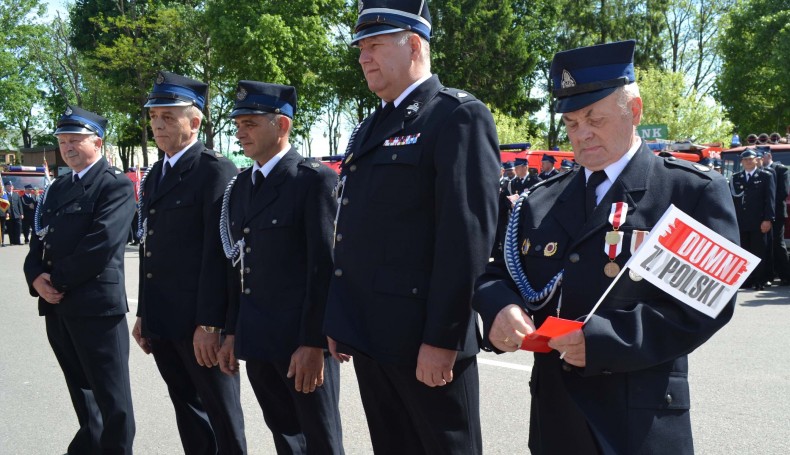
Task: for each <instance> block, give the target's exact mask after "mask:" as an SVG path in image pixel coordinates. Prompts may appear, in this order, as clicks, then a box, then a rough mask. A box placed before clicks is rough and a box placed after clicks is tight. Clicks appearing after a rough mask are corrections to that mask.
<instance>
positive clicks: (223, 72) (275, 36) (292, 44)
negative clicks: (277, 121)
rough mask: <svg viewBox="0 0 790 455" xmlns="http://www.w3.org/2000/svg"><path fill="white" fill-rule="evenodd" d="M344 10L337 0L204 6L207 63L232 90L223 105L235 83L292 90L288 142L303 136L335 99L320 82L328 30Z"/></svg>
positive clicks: (225, 1) (221, 0) (328, 49)
mask: <svg viewBox="0 0 790 455" xmlns="http://www.w3.org/2000/svg"><path fill="white" fill-rule="evenodd" d="M345 8H346V5H345V2H344V1H342V0H290V1H286V2H283V1H277V0H251V1H248V2H237V1H235V0H214V1H211V2H209V3H208V4H207V9H206V11H207V15H206V17H207V23H208V28H209V30H210V31H211V43H212V46H213V47H214V49H215V50H214V59H212V61H213V64H214V65H215V66H216V68H217V69H218V70H217V78H218V79H221V80H222V81H224V82H225V84H226V87H232V88H231V93H225V94H224V95H225V96H226V99H227V100H228V103H230V102H231V101H232V100H233V95H234V94H233V93H232V90H233V89H235V82H236V81H238V80H240V79H250V80H258V81H265V82H271V83H279V84H287V85H292V86H294V87H296V91H297V94H298V105H297V114H296V116H297V118H296V119H295V122H294V134H293V136H292V137H297V138H300V137H301V138H305V137H308V136H309V132H310V129H311V127H312V125H313V124H315V122H316V121H317V119H318V118H319V116H320V115H321V112H322V110H323V109H324V108H325V107H326V106H328V105H330V104H331V102H332V99H333V98H334V94H333V93H332V88H331V87H330V86H329V85H327V84H326V82H325V76H326V75H327V74H328V73H329V72H330V69H331V65H329V63H330V62H332V61H333V60H332V58H331V56H332V43H331V42H330V33H329V32H328V30H332V29H333V28H335V27H338V26H339V22H338V21H339V18H341V17H343V14H342V13H343V12H344V11H345ZM231 81H232V82H231Z"/></svg>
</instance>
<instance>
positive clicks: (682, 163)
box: [663, 156, 718, 179]
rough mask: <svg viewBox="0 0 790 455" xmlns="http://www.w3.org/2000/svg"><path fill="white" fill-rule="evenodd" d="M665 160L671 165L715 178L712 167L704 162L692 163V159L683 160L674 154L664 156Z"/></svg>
mask: <svg viewBox="0 0 790 455" xmlns="http://www.w3.org/2000/svg"><path fill="white" fill-rule="evenodd" d="M663 160H664V163H666V164H667V165H668V166H670V167H675V168H678V169H683V170H686V171H691V172H693V173H694V174H697V175H701V176H703V177H706V178H708V179H711V178H713V177H712V175H713V173H711V170H712V169H711V168H710V167H709V166H705V165H704V164H699V163H692V162H691V161H686V160H681V159H678V158H676V157H674V156H668V157H666V158H663ZM716 174H718V173H716Z"/></svg>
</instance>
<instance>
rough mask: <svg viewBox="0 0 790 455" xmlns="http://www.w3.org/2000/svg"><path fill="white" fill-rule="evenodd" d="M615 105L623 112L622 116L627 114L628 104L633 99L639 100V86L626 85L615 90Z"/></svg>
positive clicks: (634, 83) (633, 84)
mask: <svg viewBox="0 0 790 455" xmlns="http://www.w3.org/2000/svg"><path fill="white" fill-rule="evenodd" d="M616 93H617V105H618V106H619V107H620V109H622V110H623V114H627V113H628V103H629V102H630V101H631V100H632V99H634V98H641V95H640V94H639V86H638V85H636V82H632V83H630V84H626V85H624V86H622V87H620V88H618V89H617V92H616Z"/></svg>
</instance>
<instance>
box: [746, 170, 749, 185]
mask: <svg viewBox="0 0 790 455" xmlns="http://www.w3.org/2000/svg"><path fill="white" fill-rule="evenodd" d="M746 183H749V173H748V172H747V173H746Z"/></svg>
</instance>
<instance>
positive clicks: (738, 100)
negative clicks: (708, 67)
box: [716, 0, 790, 137]
mask: <svg viewBox="0 0 790 455" xmlns="http://www.w3.org/2000/svg"><path fill="white" fill-rule="evenodd" d="M728 20H729V24H728V26H727V27H726V29H725V31H724V33H723V35H722V42H721V46H720V50H721V56H722V59H723V65H722V70H721V74H720V75H719V78H718V82H717V85H716V88H717V93H716V97H717V98H718V99H719V101H720V102H721V103H722V104H723V105H724V106H725V109H726V111H727V114H728V115H729V117H730V119H732V121H733V123H735V126H736V131H737V132H738V133H739V134H740V136H741V137H746V136H747V135H748V134H750V133H756V134H760V133H771V132H779V133H784V132H785V131H786V128H788V125H790V59H789V58H788V55H790V1H789V0H752V1H749V2H741V3H738V5H737V6H736V7H735V8H733V9H732V10H731V11H730V14H729V15H728Z"/></svg>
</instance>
